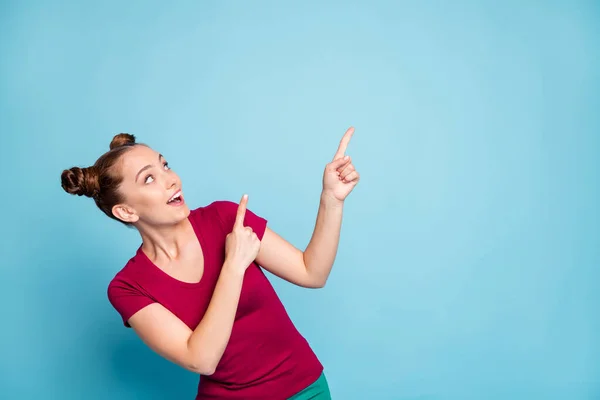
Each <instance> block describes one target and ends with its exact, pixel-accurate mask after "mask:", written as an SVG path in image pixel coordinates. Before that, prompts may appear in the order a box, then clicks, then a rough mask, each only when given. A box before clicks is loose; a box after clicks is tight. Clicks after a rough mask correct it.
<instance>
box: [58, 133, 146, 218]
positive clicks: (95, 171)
mask: <svg viewBox="0 0 600 400" xmlns="http://www.w3.org/2000/svg"><path fill="white" fill-rule="evenodd" d="M135 144H136V143H135V136H134V135H130V134H128V133H120V134H118V135H116V136H115V137H114V138H113V140H112V141H111V142H110V150H109V151H107V152H106V153H104V154H103V155H101V156H100V158H98V160H97V161H96V162H95V163H94V165H92V166H90V167H87V168H80V167H73V168H71V169H65V170H64V171H63V172H62V174H61V176H60V178H61V186H62V188H63V189H64V190H65V192H67V193H70V194H73V195H77V196H87V197H91V198H93V199H94V201H95V202H96V205H97V206H98V208H99V209H100V210H102V212H104V214H106V215H107V216H109V217H110V218H112V219H115V220H117V221H119V222H123V221H121V220H120V219H118V218H117V217H115V216H114V215H113V213H112V208H113V207H114V206H115V205H116V204H119V203H120V202H121V201H123V197H122V195H121V194H120V193H119V191H118V188H119V185H120V184H121V182H122V181H123V176H121V174H120V173H119V171H118V170H117V168H115V164H116V163H117V162H118V161H119V159H120V158H121V156H122V155H123V154H125V153H126V152H127V151H128V150H130V149H131V147H132V146H134V145H135ZM123 223H124V224H125V225H129V224H128V223H126V222H123Z"/></svg>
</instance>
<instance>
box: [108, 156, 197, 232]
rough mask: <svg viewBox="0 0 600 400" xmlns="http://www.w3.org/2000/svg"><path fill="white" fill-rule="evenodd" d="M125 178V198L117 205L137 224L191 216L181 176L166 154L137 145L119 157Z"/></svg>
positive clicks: (119, 214)
mask: <svg viewBox="0 0 600 400" xmlns="http://www.w3.org/2000/svg"><path fill="white" fill-rule="evenodd" d="M119 164H120V165H117V166H116V167H117V168H120V172H121V174H122V175H123V181H122V182H121V185H120V186H119V192H120V193H121V194H122V196H123V198H124V201H123V203H121V204H118V205H116V206H115V207H113V213H114V214H115V215H116V216H117V217H118V218H120V219H122V220H124V221H126V222H131V223H133V224H143V225H149V226H168V225H173V224H175V223H178V222H180V221H181V220H183V219H185V218H187V217H188V215H189V213H190V210H189V208H188V207H187V204H186V203H185V201H184V199H183V193H182V191H181V180H180V179H179V176H177V174H176V173H175V172H173V171H172V170H171V169H170V168H169V166H168V164H167V161H166V160H165V159H164V157H163V156H162V155H160V154H159V153H157V152H156V151H154V150H152V149H151V148H149V147H147V146H144V145H136V146H134V147H132V148H131V150H129V151H127V152H126V153H125V154H124V155H123V156H122V157H121V160H120V161H119Z"/></svg>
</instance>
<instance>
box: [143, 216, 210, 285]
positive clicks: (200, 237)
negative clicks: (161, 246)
mask: <svg viewBox="0 0 600 400" xmlns="http://www.w3.org/2000/svg"><path fill="white" fill-rule="evenodd" d="M191 216H192V214H191V213H190V215H188V217H187V220H188V221H189V222H190V224H191V225H192V229H193V230H194V234H195V236H196V240H198V244H199V245H200V248H201V249H202V258H203V262H204V266H203V271H202V276H201V277H200V281H198V282H185V281H182V280H179V279H177V278H175V277H173V276H171V275H169V274H168V273H166V272H165V271H163V270H162V269H161V268H160V267H159V266H158V265H156V264H154V262H152V260H151V259H150V257H148V256H147V255H146V253H144V252H143V251H142V245H140V247H139V248H138V250H137V253H138V255H139V256H140V257H141V258H142V259H143V260H144V261H145V263H147V264H148V265H149V266H150V269H151V270H152V271H154V272H155V273H156V274H158V275H161V276H162V277H163V278H164V279H167V280H169V281H171V282H174V283H176V284H178V285H180V286H184V287H197V286H201V285H203V284H204V282H205V281H206V280H207V279H208V278H207V275H206V274H207V272H208V268H207V267H208V265H210V256H209V253H210V251H208V250H207V246H206V241H205V240H204V236H203V235H202V231H201V229H200V226H199V225H200V224H197V223H194V221H193V218H191Z"/></svg>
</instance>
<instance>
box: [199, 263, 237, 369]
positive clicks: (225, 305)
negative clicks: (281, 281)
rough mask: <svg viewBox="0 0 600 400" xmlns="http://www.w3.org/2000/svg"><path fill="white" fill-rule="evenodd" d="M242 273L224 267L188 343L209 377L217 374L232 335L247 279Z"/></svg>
mask: <svg viewBox="0 0 600 400" xmlns="http://www.w3.org/2000/svg"><path fill="white" fill-rule="evenodd" d="M240 270H241V268H233V267H232V266H231V265H230V264H229V262H228V261H226V262H225V263H224V264H223V268H222V270H221V274H220V276H219V279H218V281H217V284H216V286H215V290H214V293H213V296H212V298H211V301H210V304H209V306H208V308H207V310H206V313H205V314H204V317H203V318H202V321H200V323H199V324H198V326H197V327H196V329H195V330H194V332H193V333H192V335H191V336H190V339H189V340H188V349H189V351H190V354H192V355H193V357H194V359H195V360H196V364H197V365H198V366H199V368H201V369H202V370H203V371H204V374H207V375H210V374H212V373H213V372H214V370H215V368H216V367H217V365H218V363H219V361H220V360H221V357H222V356H223V353H224V352H225V348H226V347H227V343H228V342H229V338H230V336H231V330H232V328H233V322H234V320H235V314H236V311H237V307H238V302H239V299H240V293H241V289H242V282H243V279H244V271H243V270H241V271H240Z"/></svg>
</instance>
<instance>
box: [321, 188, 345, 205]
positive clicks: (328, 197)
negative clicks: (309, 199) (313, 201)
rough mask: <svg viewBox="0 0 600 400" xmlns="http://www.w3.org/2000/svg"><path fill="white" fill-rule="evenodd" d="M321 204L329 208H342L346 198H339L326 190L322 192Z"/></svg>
mask: <svg viewBox="0 0 600 400" xmlns="http://www.w3.org/2000/svg"><path fill="white" fill-rule="evenodd" d="M320 203H321V205H323V206H325V207H327V208H341V207H343V206H344V200H339V199H337V198H336V197H335V196H334V195H333V194H332V193H329V192H327V191H326V190H324V191H323V192H321V201H320Z"/></svg>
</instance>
